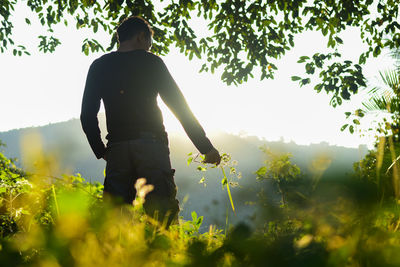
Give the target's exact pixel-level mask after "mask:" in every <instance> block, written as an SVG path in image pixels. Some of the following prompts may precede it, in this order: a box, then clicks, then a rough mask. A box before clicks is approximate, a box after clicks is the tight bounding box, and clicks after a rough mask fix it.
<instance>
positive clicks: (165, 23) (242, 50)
mask: <svg viewBox="0 0 400 267" xmlns="http://www.w3.org/2000/svg"><path fill="white" fill-rule="evenodd" d="M16 3H17V1H16V0H12V1H0V18H1V21H2V23H1V25H0V44H1V46H0V50H1V52H4V51H5V50H7V49H13V53H14V55H22V54H23V53H29V52H28V51H26V48H25V46H24V45H23V44H16V43H14V41H13V40H12V32H13V25H12V22H11V20H10V18H11V16H12V14H13V12H14V8H15V7H16ZM23 4H26V5H27V6H28V7H29V8H30V9H31V10H32V11H33V13H34V14H35V16H34V18H26V23H27V24H30V23H31V21H30V19H38V20H39V21H40V23H41V24H42V25H43V27H45V28H47V29H48V30H49V32H50V34H51V35H50V36H48V35H41V36H39V39H40V44H39V50H41V51H43V52H53V51H54V49H55V48H56V47H57V46H58V45H59V44H60V42H59V40H58V39H57V38H56V37H55V36H53V34H54V35H56V33H55V32H53V26H54V25H56V24H60V23H65V24H68V21H71V20H70V19H71V18H72V21H73V22H74V23H75V25H74V26H75V27H76V28H77V29H81V28H89V29H92V30H93V32H94V33H96V32H97V31H98V29H99V28H100V27H101V28H103V29H104V30H105V31H106V32H108V33H109V34H110V36H112V38H111V41H110V43H109V45H108V47H107V48H106V50H112V49H113V48H114V47H115V46H116V45H117V40H116V36H115V35H113V33H114V31H115V27H116V25H118V23H119V22H120V21H121V20H123V19H124V18H126V17H128V16H131V15H140V16H142V17H143V18H145V19H146V20H148V21H149V22H150V24H151V25H152V26H153V29H154V32H155V35H154V45H153V48H152V49H153V52H154V53H156V54H160V55H165V54H167V53H168V51H169V47H170V46H171V45H176V46H177V47H178V48H179V49H180V51H181V52H182V53H184V54H185V55H186V56H188V57H189V59H191V58H193V56H196V57H198V58H200V59H202V60H203V62H204V64H203V66H202V68H201V71H211V72H212V73H213V72H214V71H215V70H216V69H218V68H221V69H222V70H223V71H222V75H221V79H222V80H223V81H224V82H225V83H227V84H228V85H229V84H232V83H234V84H238V83H242V82H244V81H247V80H248V78H249V77H253V75H254V73H255V72H256V70H257V72H258V71H259V72H260V78H261V80H263V79H265V78H273V77H274V72H275V71H276V70H277V67H276V64H275V63H276V62H277V60H279V59H280V58H281V57H282V56H283V55H284V54H285V52H286V51H288V50H290V49H291V48H292V47H294V45H295V44H294V35H296V34H299V33H302V32H305V31H317V32H321V33H322V34H323V35H324V36H326V37H327V43H326V46H327V48H328V52H327V53H315V54H314V55H308V56H302V57H300V59H299V63H305V71H306V74H308V75H313V74H315V73H316V72H317V71H318V72H319V77H320V80H319V82H318V83H317V84H316V85H315V87H314V89H315V90H316V91H318V92H320V91H321V90H325V91H326V92H327V93H330V94H332V100H331V104H332V105H333V106H336V105H338V104H339V105H340V104H341V103H342V99H349V98H350V96H351V94H355V93H357V91H358V89H359V88H360V87H364V86H365V77H364V75H363V72H362V65H363V64H365V62H366V59H367V58H368V57H370V56H371V55H372V56H373V57H377V56H379V55H380V53H381V51H382V50H383V49H384V48H390V49H393V48H398V47H399V46H400V32H399V29H400V24H399V23H398V22H397V21H398V19H397V18H398V13H399V5H398V1H394V0H386V1H383V0H379V1H373V0H357V1H356V0H345V1H333V0H328V1H326V0H313V1H307V0H298V1H291V0H255V1H243V0H224V1H216V0H211V1H209V0H207V1H206V0H196V1H193V0H180V1H172V0H171V1H162V0H160V2H159V3H154V1H150V0H136V1H132V0H110V1H94V0H83V1H78V0H28V1H24V2H23ZM194 16H198V17H200V18H201V19H203V20H204V21H205V23H206V24H207V26H208V33H207V34H206V36H203V37H199V36H201V35H202V34H203V35H204V33H202V32H198V31H196V30H195V29H194V28H193V27H191V25H190V24H191V23H193V20H192V18H193V17H194ZM68 18H69V19H68ZM350 27H356V28H359V29H360V33H361V34H360V39H361V40H362V42H364V43H366V44H367V45H368V48H367V49H366V51H362V50H360V54H359V60H358V62H352V61H349V60H344V61H341V55H340V53H338V50H337V48H338V47H339V46H340V45H342V43H343V41H342V39H341V37H340V36H341V33H342V32H343V31H344V30H345V29H347V28H350ZM104 47H105V46H104V44H100V43H99V42H98V41H97V40H95V39H90V38H88V39H85V40H84V41H83V45H82V51H83V52H84V53H85V54H88V53H90V52H96V51H104V50H105V48H104ZM292 79H293V80H295V81H296V80H297V81H299V83H300V85H305V84H308V83H310V82H311V79H310V78H308V77H303V78H302V77H297V76H293V77H292Z"/></svg>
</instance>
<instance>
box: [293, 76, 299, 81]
mask: <svg viewBox="0 0 400 267" xmlns="http://www.w3.org/2000/svg"><path fill="white" fill-rule="evenodd" d="M291 78H292V81H298V80H301V77H299V76H292V77H291Z"/></svg>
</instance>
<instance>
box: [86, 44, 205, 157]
mask: <svg viewBox="0 0 400 267" xmlns="http://www.w3.org/2000/svg"><path fill="white" fill-rule="evenodd" d="M158 95H160V96H161V99H162V100H163V101H164V102H165V103H166V105H167V106H168V107H169V108H170V109H171V111H172V112H173V113H174V115H175V116H176V117H177V118H178V120H179V121H180V122H181V124H182V126H183V128H184V129H185V132H186V133H187V135H188V136H189V138H190V139H191V141H192V142H193V144H194V145H195V146H196V148H197V149H198V150H199V151H200V152H201V153H202V154H206V153H207V152H209V151H210V150H211V149H212V148H213V146H212V144H211V142H210V140H209V139H208V138H207V137H206V134H205V132H204V130H203V128H202V127H201V125H200V124H199V122H198V121H197V119H196V118H195V117H194V115H193V113H192V112H191V110H190V108H189V106H188V104H187V103H186V100H185V98H184V97H183V95H182V93H181V91H180V90H179V88H178V86H177V84H176V83H175V81H174V79H173V78H172V76H171V74H170V73H169V71H168V69H167V67H166V66H165V64H164V62H163V61H162V59H161V58H160V57H158V56H156V55H154V54H152V53H150V52H147V51H145V50H132V51H129V52H111V53H108V54H105V55H103V56H102V57H100V58H98V59H96V60H95V61H94V62H93V63H92V65H91V66H90V69H89V73H88V75H87V79H86V85H85V91H84V94H83V100H82V111H81V117H80V118H81V123H82V128H83V131H84V132H85V134H86V136H87V138H88V141H89V144H90V146H91V148H92V150H93V152H94V153H95V155H96V157H97V158H101V157H103V155H104V153H105V150H106V148H105V145H104V143H103V141H102V140H101V136H100V129H99V126H98V119H97V114H98V112H99V109H100V102H101V100H103V103H104V107H105V111H106V123H107V131H108V134H107V137H106V138H107V140H108V141H109V142H117V141H125V140H130V139H135V138H137V137H138V134H139V133H140V132H152V133H154V134H156V135H157V134H158V135H163V136H166V133H165V128H164V125H163V118H162V114H161V111H160V109H159V107H158V105H157V96H158Z"/></svg>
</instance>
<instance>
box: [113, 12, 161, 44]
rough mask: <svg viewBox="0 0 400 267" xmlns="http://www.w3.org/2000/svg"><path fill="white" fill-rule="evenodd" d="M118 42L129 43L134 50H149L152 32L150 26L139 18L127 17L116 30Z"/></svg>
mask: <svg viewBox="0 0 400 267" xmlns="http://www.w3.org/2000/svg"><path fill="white" fill-rule="evenodd" d="M117 36H118V42H119V43H120V44H122V43H131V44H132V45H134V46H135V47H136V48H141V49H145V50H149V49H150V47H151V40H152V36H153V30H152V29H151V27H150V24H149V23H148V22H147V21H146V20H144V19H143V18H141V17H129V18H127V19H125V20H123V21H122V22H121V24H120V25H119V26H118V28H117Z"/></svg>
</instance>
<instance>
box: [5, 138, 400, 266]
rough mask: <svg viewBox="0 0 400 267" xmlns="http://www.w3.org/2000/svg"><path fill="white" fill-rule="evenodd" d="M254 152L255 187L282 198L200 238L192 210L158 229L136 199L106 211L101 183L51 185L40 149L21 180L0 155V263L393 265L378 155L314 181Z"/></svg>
mask: <svg viewBox="0 0 400 267" xmlns="http://www.w3.org/2000/svg"><path fill="white" fill-rule="evenodd" d="M32 142H34V143H37V142H38V140H36V141H35V140H33V141H32V140H31V141H29V142H28V143H32ZM27 147H29V146H27ZM27 149H29V148H27ZM264 152H265V153H266V154H267V156H268V157H269V158H268V159H267V160H266V161H265V163H264V165H263V166H261V167H260V169H259V170H258V171H257V172H256V175H257V177H258V179H259V180H260V181H259V183H262V182H263V180H265V179H272V180H273V181H274V183H275V185H276V186H277V190H278V191H279V193H280V194H281V195H282V199H281V200H280V201H278V202H277V200H276V199H275V200H274V199H272V198H271V197H270V196H268V195H266V194H265V193H263V191H262V190H261V189H260V192H259V194H258V203H257V205H258V212H257V215H256V216H257V221H258V224H257V227H256V228H255V229H253V228H250V227H248V226H246V225H245V224H238V225H234V226H231V227H230V228H229V231H227V232H226V233H225V232H223V231H222V230H219V229H216V227H214V226H212V225H211V226H210V227H209V229H208V231H206V232H204V233H200V232H199V228H200V226H201V224H202V219H203V217H201V216H198V215H197V214H196V213H195V212H193V213H192V220H191V221H183V220H182V219H181V220H180V224H179V225H173V226H171V227H170V228H169V229H165V227H164V225H163V224H160V223H158V222H157V221H154V220H152V219H151V218H148V217H147V216H146V215H145V214H144V212H143V208H142V203H143V194H139V195H140V196H141V197H142V198H138V199H137V200H136V201H135V202H134V204H133V205H130V206H111V205H108V204H107V203H104V202H103V201H102V196H101V195H102V185H101V184H98V183H95V184H92V183H87V182H85V180H84V179H83V178H82V177H80V176H79V175H76V176H68V175H65V176H64V177H61V178H57V177H52V176H51V173H52V170H53V169H54V168H56V166H57V161H56V160H55V159H54V158H53V157H46V156H45V155H43V153H42V152H41V151H40V147H39V148H34V149H33V150H28V151H25V153H26V155H27V156H26V158H30V160H31V163H32V168H33V169H34V171H33V172H31V173H26V172H25V171H23V170H21V169H19V168H17V167H16V166H15V165H14V163H13V161H12V160H10V159H8V158H6V157H5V156H4V155H3V154H1V153H0V265H1V266H400V253H398V252H399V251H400V235H399V230H400V205H399V202H398V200H397V198H396V190H391V191H390V190H389V189H388V188H390V185H393V182H392V178H391V177H392V174H391V173H390V172H388V173H382V174H381V173H380V172H381V169H382V168H383V167H382V165H383V166H385V163H384V164H382V163H381V162H380V163H379V166H378V168H377V167H376V159H378V161H379V160H380V161H382V159H381V158H380V157H381V156H376V155H375V154H376V152H375V154H374V152H371V153H370V154H369V155H368V156H367V157H366V159H364V160H363V161H362V162H360V163H357V164H356V165H355V167H356V168H355V169H356V173H355V174H352V175H349V176H348V177H332V179H325V180H324V179H320V177H321V176H320V173H318V174H317V175H315V176H313V177H307V176H305V175H304V174H302V173H301V172H300V170H299V169H298V167H297V166H295V165H293V164H291V163H290V155H288V154H285V155H275V154H273V153H271V152H270V151H269V150H268V149H266V148H264ZM378 154H379V153H378ZM374 160H375V161H374ZM318 162H322V163H321V164H322V165H323V166H322V165H321V168H318V166H319V165H318ZM316 164H317V165H318V166H315V167H316V168H317V169H318V170H319V169H323V168H326V166H325V165H326V164H325V161H324V160H320V161H318V160H317V161H316ZM374 164H375V165H374ZM386 164H390V160H389V161H388V162H387V163H386ZM371 166H372V167H371ZM374 166H375V168H374ZM393 169H394V168H392V171H393ZM260 188H262V187H261V186H260ZM385 188H386V189H385ZM140 190H144V191H146V190H148V188H147V189H146V187H145V185H143V184H142V185H141V189H139V191H140ZM221 216H224V215H221Z"/></svg>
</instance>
